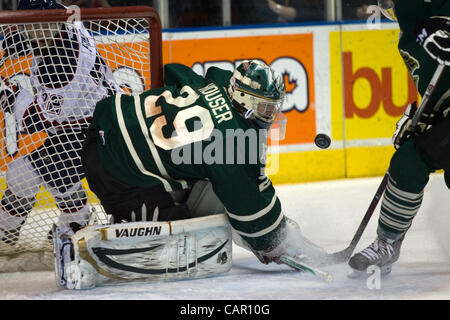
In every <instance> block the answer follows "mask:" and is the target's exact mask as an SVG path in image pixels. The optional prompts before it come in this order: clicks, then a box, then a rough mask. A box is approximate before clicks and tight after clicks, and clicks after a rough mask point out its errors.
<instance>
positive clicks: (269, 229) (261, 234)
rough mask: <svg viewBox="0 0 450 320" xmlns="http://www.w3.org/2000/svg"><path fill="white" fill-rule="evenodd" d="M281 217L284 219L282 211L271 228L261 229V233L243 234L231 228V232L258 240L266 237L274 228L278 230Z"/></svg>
mask: <svg viewBox="0 0 450 320" xmlns="http://www.w3.org/2000/svg"><path fill="white" fill-rule="evenodd" d="M283 217H284V215H283V211H280V214H279V216H278V219H277V220H276V221H275V222H274V223H273V224H272V225H271V226H269V227H267V228H265V229H263V230H261V231H258V232H254V233H245V232H242V231H239V230H236V229H234V228H233V230H234V231H235V232H236V233H238V234H240V235H241V236H243V237H247V238H258V237H262V236H264V235H266V234H268V233H270V232H272V231H273V230H275V229H276V228H278V226H279V224H280V223H281V221H283Z"/></svg>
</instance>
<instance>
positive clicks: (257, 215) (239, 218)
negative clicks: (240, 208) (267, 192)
mask: <svg viewBox="0 0 450 320" xmlns="http://www.w3.org/2000/svg"><path fill="white" fill-rule="evenodd" d="M276 201H277V195H276V194H274V195H273V198H272V201H270V203H269V205H268V206H267V207H265V208H264V209H262V210H260V211H258V212H256V213H254V214H251V215H247V216H240V215H236V214H233V213H231V212H229V211H227V214H228V216H229V217H230V218H232V219H234V220H237V221H245V222H248V221H253V220H256V219H259V218H261V217H262V216H264V215H265V214H267V213H268V212H270V210H272V208H273V206H274V205H275V202H276Z"/></svg>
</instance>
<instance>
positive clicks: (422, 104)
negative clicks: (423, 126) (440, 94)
mask: <svg viewBox="0 0 450 320" xmlns="http://www.w3.org/2000/svg"><path fill="white" fill-rule="evenodd" d="M444 70H445V65H443V64H439V65H438V66H437V68H436V71H435V72H434V74H433V76H432V77H431V80H430V83H429V84H428V87H427V90H426V91H425V93H424V95H423V98H422V101H421V102H420V105H419V108H418V109H417V111H416V113H415V114H414V117H413V119H412V122H411V128H412V129H413V130H414V129H415V128H416V126H417V123H418V122H419V120H420V117H421V115H422V113H423V111H424V110H425V107H426V106H427V104H428V102H429V100H430V96H431V94H432V93H433V91H434V88H436V85H437V84H438V82H439V80H440V79H441V76H442V74H443V73H444Z"/></svg>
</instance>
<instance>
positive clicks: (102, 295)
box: [0, 174, 450, 300]
mask: <svg viewBox="0 0 450 320" xmlns="http://www.w3.org/2000/svg"><path fill="white" fill-rule="evenodd" d="M380 181H381V177H376V178H365V179H349V180H337V181H326V182H319V183H305V184H296V185H280V186H277V187H276V189H277V193H278V196H279V198H280V199H281V203H282V206H283V208H284V211H285V213H286V215H288V216H289V217H291V218H293V219H294V220H296V221H297V222H298V223H299V224H300V226H301V228H302V230H303V233H304V235H305V236H307V237H308V238H310V239H311V240H312V241H314V242H316V243H317V244H319V245H321V246H323V247H324V248H325V250H327V251H328V252H334V251H338V250H342V249H344V248H345V247H346V246H347V245H348V244H349V242H350V240H351V238H352V237H353V235H354V233H355V231H356V229H357V227H358V225H359V223H360V222H361V219H362V217H363V215H364V213H365V211H366V210H367V207H368V205H369V203H370V201H371V200H372V198H373V195H374V193H375V191H376V189H377V188H378V185H379V183H380ZM449 195H450V193H449V190H448V189H447V188H446V186H445V184H444V181H443V177H442V175H441V174H436V175H433V176H432V177H431V180H430V183H429V185H428V186H427V189H426V192H425V197H424V202H423V206H422V209H421V211H420V212H419V214H418V216H417V217H416V219H415V221H414V223H413V225H412V227H411V229H410V231H409V232H408V234H407V236H406V238H405V241H404V244H403V248H402V254H401V256H400V259H399V261H398V262H397V263H396V264H395V265H394V267H393V271H392V273H391V274H390V275H389V276H387V277H385V278H382V279H381V281H380V283H379V289H372V290H371V289H369V287H372V288H373V287H374V283H375V282H373V281H372V282H370V283H369V285H368V282H367V280H366V278H360V279H349V278H348V277H347V274H348V272H349V271H350V270H349V267H348V266H347V265H346V264H340V265H336V266H332V267H327V268H324V270H326V271H329V272H331V273H332V274H333V276H334V282H333V283H331V284H327V283H324V282H322V281H320V280H319V279H318V278H316V277H314V276H312V275H310V274H306V273H298V272H296V271H293V270H291V269H289V268H288V267H286V266H283V265H276V264H272V265H267V266H266V265H263V264H261V263H260V262H259V261H258V260H257V259H256V258H255V257H254V256H253V255H252V254H251V253H249V252H248V251H245V250H243V249H240V248H238V247H234V248H233V250H234V252H233V268H232V269H231V271H230V272H229V273H227V274H225V275H223V276H220V277H214V278H207V279H198V280H186V281H173V282H159V283H146V284H131V285H121V286H109V287H98V288H95V289H92V290H86V291H69V290H62V289H60V288H58V287H57V286H56V284H55V280H54V275H53V272H17V273H5V274H0V299H2V300H4V299H48V300H53V299H58V300H69V299H71V300H141V299H145V300H152V299H158V300H200V299H201V300H210V299H212V300H227V299H232V300H261V299H266V300H300V299H301V300H318V299H325V300H337V299H339V300H341V299H345V300H354V299H358V300H378V299H383V300H391V299H402V300H403V299H404V300H410V299H445V300H447V299H449V298H450V263H449V262H450V252H448V251H446V250H445V249H444V248H443V246H444V247H445V246H446V247H449V246H450V236H449V234H450V212H449V211H450V209H449V207H450V197H449ZM377 219H378V208H377V210H376V212H375V214H374V216H373V217H372V219H371V221H370V223H369V225H368V227H367V229H366V231H365V232H364V234H363V237H362V238H361V241H360V243H359V245H358V247H357V250H361V249H363V248H364V247H365V246H367V245H368V244H369V243H370V242H372V241H373V239H374V238H375V230H376V226H377ZM447 250H448V249H447Z"/></svg>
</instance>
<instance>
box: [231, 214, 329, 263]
mask: <svg viewBox="0 0 450 320" xmlns="http://www.w3.org/2000/svg"><path fill="white" fill-rule="evenodd" d="M285 220H286V226H285V228H284V229H283V230H282V231H281V233H280V239H279V241H278V245H277V246H276V247H274V248H270V249H267V250H258V251H257V250H253V249H251V248H250V246H249V245H248V244H247V243H246V242H245V240H244V239H242V237H241V236H239V234H237V233H236V232H233V240H234V242H235V243H236V244H237V245H239V246H241V247H243V248H246V249H249V250H250V251H252V252H253V253H254V254H255V256H256V257H257V258H258V259H259V261H261V262H262V263H264V264H269V263H271V262H275V263H278V264H284V263H285V262H283V261H282V260H281V257H282V256H288V257H292V258H297V259H300V260H302V261H304V262H308V263H311V264H312V265H315V264H317V265H318V264H320V263H321V262H322V261H323V260H324V259H325V257H326V256H327V252H326V251H325V250H323V249H322V248H321V247H319V246H318V245H316V244H314V243H312V242H311V241H310V240H308V239H306V238H305V237H304V236H303V234H302V233H301V230H300V227H299V225H298V224H297V223H296V222H295V221H294V220H292V219H290V218H288V217H286V216H285Z"/></svg>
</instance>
